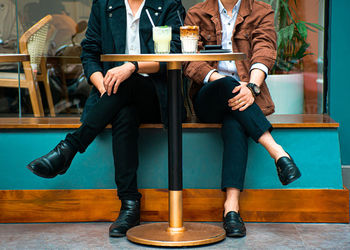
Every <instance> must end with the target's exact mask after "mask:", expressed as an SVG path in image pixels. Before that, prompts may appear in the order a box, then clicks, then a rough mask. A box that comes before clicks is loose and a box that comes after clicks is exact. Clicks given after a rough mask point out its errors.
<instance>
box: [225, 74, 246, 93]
mask: <svg viewBox="0 0 350 250" xmlns="http://www.w3.org/2000/svg"><path fill="white" fill-rule="evenodd" d="M220 80H221V81H222V82H221V83H220V85H221V86H222V87H223V88H224V90H225V91H226V92H228V93H232V90H233V89H234V88H235V87H237V86H239V85H241V84H240V83H239V82H238V81H236V80H235V79H233V78H232V77H225V78H221V79H220Z"/></svg>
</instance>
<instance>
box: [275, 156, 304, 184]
mask: <svg viewBox="0 0 350 250" xmlns="http://www.w3.org/2000/svg"><path fill="white" fill-rule="evenodd" d="M289 157H290V158H288V157H286V156H284V157H281V158H279V159H278V160H277V162H276V167H277V173H278V177H279V179H280V181H281V183H282V184H283V185H288V184H290V183H292V182H293V181H295V180H297V179H299V178H300V176H301V173H300V170H299V168H298V167H297V165H296V164H295V162H294V160H293V158H292V157H291V156H289Z"/></svg>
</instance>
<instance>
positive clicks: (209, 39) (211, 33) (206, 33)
mask: <svg viewBox="0 0 350 250" xmlns="http://www.w3.org/2000/svg"><path fill="white" fill-rule="evenodd" d="M200 34H201V39H202V41H203V46H204V45H213V44H217V38H216V34H215V30H204V29H202V30H201V31H200Z"/></svg>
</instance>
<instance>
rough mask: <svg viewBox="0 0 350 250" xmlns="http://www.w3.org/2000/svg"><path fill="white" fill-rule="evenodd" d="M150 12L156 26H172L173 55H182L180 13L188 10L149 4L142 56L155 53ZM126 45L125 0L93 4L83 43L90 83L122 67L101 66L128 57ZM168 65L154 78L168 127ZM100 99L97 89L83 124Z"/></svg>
mask: <svg viewBox="0 0 350 250" xmlns="http://www.w3.org/2000/svg"><path fill="white" fill-rule="evenodd" d="M146 9H148V10H149V12H150V14H151V17H152V19H153V22H154V24H155V25H156V26H163V25H167V26H171V27H172V32H173V34H172V41H171V49H170V50H171V53H180V51H181V42H180V34H179V27H180V25H181V22H180V20H179V17H178V14H177V11H179V12H180V14H181V15H182V16H184V13H185V10H184V8H183V6H182V4H181V1H178V0H146V2H145V5H144V7H143V9H142V12H141V17H140V28H139V33H140V47H141V54H150V53H154V43H153V38H152V24H151V23H150V21H149V19H148V16H147V13H146ZM125 41H126V7H125V4H124V0H94V1H93V4H92V9H91V14H90V19H89V24H88V29H87V31H86V38H85V39H84V40H83V41H82V43H81V45H82V55H81V60H82V64H83V67H84V72H85V75H86V77H87V79H90V76H91V75H92V74H93V73H95V72H97V71H100V72H102V74H103V75H105V74H106V73H107V71H108V70H109V69H111V68H113V67H116V66H119V65H121V62H101V61H100V56H101V55H103V54H124V53H125V46H126V45H125ZM166 70H167V69H166V64H165V63H161V65H160V71H159V72H158V73H155V74H150V78H151V79H152V81H153V83H154V85H155V89H156V91H157V95H158V99H159V103H160V110H161V115H162V122H163V123H164V124H165V125H166V124H167V117H168V116H167V110H168V91H167V86H168V84H167V72H166ZM98 98H99V92H98V90H97V89H96V88H95V87H93V88H92V91H91V93H90V96H89V98H88V100H87V101H86V104H85V108H84V112H83V114H82V116H81V121H82V122H83V121H84V118H85V117H86V114H87V112H89V109H90V108H91V107H92V106H93V105H95V104H96V103H97V101H98Z"/></svg>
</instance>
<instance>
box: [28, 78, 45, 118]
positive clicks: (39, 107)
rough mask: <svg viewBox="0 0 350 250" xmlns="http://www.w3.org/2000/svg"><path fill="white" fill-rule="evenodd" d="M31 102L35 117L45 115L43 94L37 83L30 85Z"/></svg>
mask: <svg viewBox="0 0 350 250" xmlns="http://www.w3.org/2000/svg"><path fill="white" fill-rule="evenodd" d="M28 90H29V97H30V102H31V103H32V108H33V113H34V116H35V117H43V116H44V109H43V104H42V102H41V95H40V91H39V88H38V86H37V83H35V84H30V85H29V86H28Z"/></svg>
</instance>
